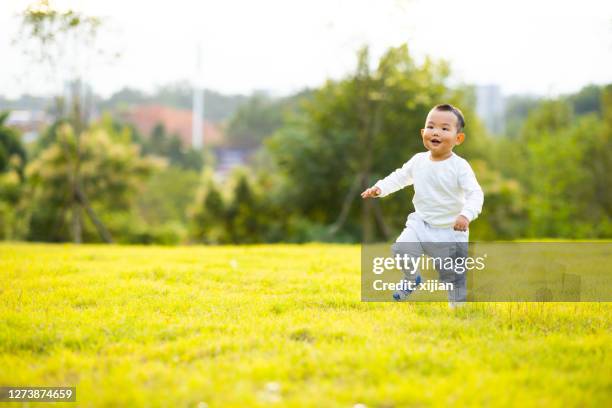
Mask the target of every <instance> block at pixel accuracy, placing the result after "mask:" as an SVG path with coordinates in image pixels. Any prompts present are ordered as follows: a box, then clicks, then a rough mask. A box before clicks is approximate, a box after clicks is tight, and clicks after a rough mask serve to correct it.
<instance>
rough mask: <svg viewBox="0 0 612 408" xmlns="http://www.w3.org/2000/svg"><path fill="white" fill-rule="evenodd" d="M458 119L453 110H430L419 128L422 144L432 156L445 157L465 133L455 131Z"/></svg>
mask: <svg viewBox="0 0 612 408" xmlns="http://www.w3.org/2000/svg"><path fill="white" fill-rule="evenodd" d="M458 121H459V120H458V119H457V117H456V116H455V114H454V113H453V112H447V111H438V110H432V111H431V112H429V115H427V119H426V120H425V129H421V136H422V137H423V144H424V145H425V148H427V150H429V151H430V152H431V155H432V157H434V158H446V157H449V156H450V155H451V152H452V151H453V147H455V145H458V144H461V143H462V142H463V139H464V137H465V135H464V134H463V133H459V132H458V131H457V125H458Z"/></svg>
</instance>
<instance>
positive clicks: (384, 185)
mask: <svg viewBox="0 0 612 408" xmlns="http://www.w3.org/2000/svg"><path fill="white" fill-rule="evenodd" d="M415 157H416V155H415V156H412V158H411V159H410V160H408V161H407V162H406V163H404V165H403V166H402V167H401V168H399V169H397V170H395V171H394V172H393V173H391V174H389V175H388V176H387V177H385V178H384V179H382V180H378V181H377V182H376V184H374V186H373V187H370V188H368V189H366V190H365V191H364V192H363V193H361V197H362V198H368V197H384V196H387V195H389V194H392V193H395V192H396V191H397V190H401V189H402V188H404V187H406V186H409V185H411V184H413V183H414V180H413V178H412V168H413V166H414V161H415Z"/></svg>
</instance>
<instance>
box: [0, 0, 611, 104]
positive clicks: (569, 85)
mask: <svg viewBox="0 0 612 408" xmlns="http://www.w3.org/2000/svg"><path fill="white" fill-rule="evenodd" d="M29 3H31V0H2V9H3V11H4V12H3V14H2V15H0V58H1V61H0V95H8V96H16V95H18V94H20V93H22V92H29V93H34V94H41V93H48V92H50V91H51V90H52V88H50V86H49V85H48V81H44V80H42V79H41V77H40V75H39V72H40V67H36V66H31V64H28V63H27V60H26V59H25V58H24V57H23V56H22V55H21V52H20V51H19V49H18V48H17V47H16V46H14V45H11V39H12V38H13V37H14V35H15V33H16V32H17V28H18V19H17V18H16V14H17V13H18V12H19V11H20V10H23V9H24V8H25V7H26V6H27V5H28V4H29ZM54 4H56V5H57V6H59V7H72V8H76V9H79V10H81V11H84V12H86V13H90V14H94V15H99V16H104V17H107V19H108V26H107V27H108V28H107V34H106V35H105V37H104V38H103V41H104V42H103V46H104V47H106V48H108V49H112V50H115V51H120V52H121V53H122V55H123V56H122V57H121V58H120V59H119V60H117V61H116V62H115V63H113V64H112V65H104V66H100V67H97V68H95V69H92V70H90V72H89V74H88V76H89V80H90V82H91V83H92V84H93V87H94V90H95V91H96V92H97V93H100V94H102V95H105V96H107V95H109V94H110V93H112V92H114V91H116V90H118V89H120V88H122V87H123V86H126V85H127V86H130V87H136V88H140V89H143V90H146V91H152V90H153V89H155V87H157V86H159V85H162V84H166V83H168V82H172V81H177V80H181V79H191V78H193V76H194V74H193V73H194V70H195V61H196V57H195V54H196V52H195V50H196V44H197V43H198V42H199V43H201V47H202V65H203V67H202V76H201V78H200V80H201V81H202V82H203V84H204V86H205V87H207V88H211V89H215V90H218V91H221V92H224V93H250V92H251V91H253V90H255V89H266V90H270V91H272V92H273V93H276V94H286V93H289V92H293V91H296V90H299V89H301V88H303V87H305V86H318V85H320V84H322V83H323V81H324V80H325V78H327V77H332V78H339V77H342V76H343V75H344V74H346V73H347V72H350V71H351V70H352V69H354V66H355V61H356V57H355V51H356V50H357V48H359V46H360V45H361V44H364V43H368V44H370V46H371V49H372V54H373V57H374V58H377V57H378V56H380V55H381V54H382V52H384V50H385V49H387V48H388V47H390V46H394V45H399V44H401V43H403V42H407V43H408V46H409V48H410V50H411V52H412V53H413V55H414V56H415V57H416V58H417V60H418V61H421V60H422V59H423V58H424V56H425V55H429V56H431V57H433V58H436V59H438V58H443V59H446V60H448V61H449V62H450V63H451V68H452V72H453V81H454V82H464V83H475V84H490V83H495V84H498V85H500V86H501V87H502V91H503V92H504V93H506V94H509V93H535V94H542V95H556V94H559V93H565V92H573V91H576V90H578V89H579V88H580V87H582V86H583V85H586V84H588V83H600V84H601V83H611V82H612V2H610V1H602V0H579V1H559V0H557V1H545V0H514V1H493V0H489V1H486V0H464V1H459V0H438V1H432V0H430V1H426V0H370V1H366V0H308V1H295V0H284V1H283V0H257V1H253V0H218V1H209V0H204V1H196V0H193V1H189V0H173V1H151V0H150V1H144V0H139V1H135V0H132V1H129V0H104V1H100V0H80V1H78V0H56V1H55V2H54ZM7 11H8V12H7Z"/></svg>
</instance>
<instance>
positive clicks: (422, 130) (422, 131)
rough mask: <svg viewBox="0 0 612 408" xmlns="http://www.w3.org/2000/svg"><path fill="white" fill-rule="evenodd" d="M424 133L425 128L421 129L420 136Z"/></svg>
mask: <svg viewBox="0 0 612 408" xmlns="http://www.w3.org/2000/svg"><path fill="white" fill-rule="evenodd" d="M424 133H425V129H421V137H423V134H424Z"/></svg>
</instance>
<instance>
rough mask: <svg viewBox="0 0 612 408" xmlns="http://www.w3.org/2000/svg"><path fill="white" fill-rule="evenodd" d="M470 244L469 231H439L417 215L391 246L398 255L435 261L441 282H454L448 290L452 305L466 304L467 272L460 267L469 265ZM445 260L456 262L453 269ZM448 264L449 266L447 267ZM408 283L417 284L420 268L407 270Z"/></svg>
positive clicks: (406, 278) (414, 214)
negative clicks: (468, 250) (467, 258)
mask: <svg viewBox="0 0 612 408" xmlns="http://www.w3.org/2000/svg"><path fill="white" fill-rule="evenodd" d="M468 241H469V232H468V231H465V232H463V231H455V230H454V229H453V228H452V227H450V228H436V227H432V226H431V225H430V224H428V223H427V222H425V221H424V220H423V219H422V218H421V217H419V215H418V214H417V213H412V214H410V215H409V216H408V220H407V222H406V228H404V230H403V231H402V233H401V234H400V236H399V237H398V238H397V240H396V242H395V244H393V246H392V247H391V249H392V251H393V254H394V255H400V256H404V254H406V255H408V256H409V257H410V258H415V259H416V258H420V257H421V256H422V255H427V256H429V257H431V258H433V260H432V261H434V263H433V264H434V265H435V267H436V270H437V271H438V273H439V275H440V281H441V282H444V283H452V289H451V290H449V291H448V300H449V302H451V304H455V303H463V302H465V301H466V298H467V289H466V271H465V270H463V268H461V267H457V265H465V259H463V260H462V261H463V262H461V260H460V261H457V260H458V259H460V258H465V257H467V255H468V253H467V248H468ZM442 259H445V260H446V259H452V260H453V262H452V265H453V267H452V268H450V267H448V262H441V261H440V260H442ZM445 264H447V265H445ZM403 272H404V276H405V281H407V282H415V283H416V279H417V276H418V275H419V268H418V267H417V268H415V270H411V268H408V269H404V270H403Z"/></svg>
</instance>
